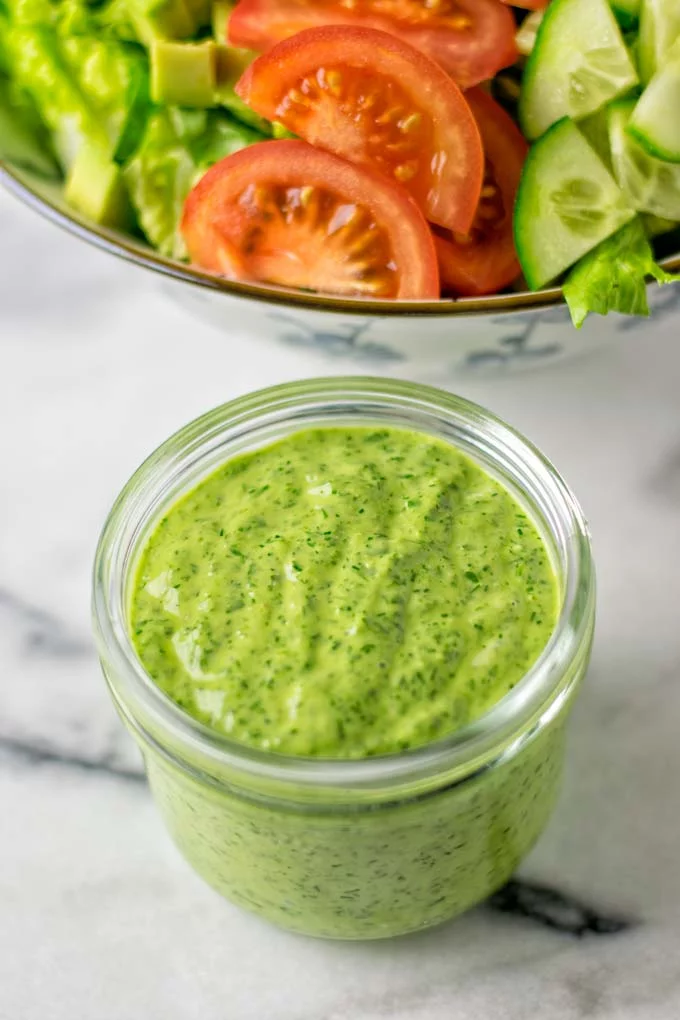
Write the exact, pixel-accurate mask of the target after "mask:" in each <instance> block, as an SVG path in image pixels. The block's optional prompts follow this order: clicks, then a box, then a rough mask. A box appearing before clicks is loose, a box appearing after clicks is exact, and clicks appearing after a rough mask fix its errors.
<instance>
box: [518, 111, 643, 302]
mask: <svg viewBox="0 0 680 1020" xmlns="http://www.w3.org/2000/svg"><path fill="white" fill-rule="evenodd" d="M634 216H635V210H634V209H633V208H632V207H631V206H630V204H629V203H628V202H627V201H626V199H625V197H624V195H623V193H622V192H621V189H620V188H619V187H618V185H617V183H616V181H615V180H614V178H613V177H612V175H611V174H610V173H609V171H608V170H607V168H606V166H605V165H604V163H603V162H602V160H601V159H600V158H599V156H598V155H597V153H596V152H595V151H594V149H593V148H592V147H591V146H590V145H589V143H588V142H587V141H586V139H585V138H584V136H583V135H582V134H581V132H580V131H579V129H578V128H577V127H576V125H575V124H574V123H573V121H570V120H568V119H567V118H565V119H564V120H561V121H559V122H558V123H557V124H555V125H554V126H553V127H552V128H550V129H549V130H548V131H547V132H546V133H545V134H544V135H543V137H542V138H541V139H540V140H539V141H538V142H537V143H536V144H535V145H534V146H533V147H532V149H531V150H530V152H529V156H528V157H527V161H526V163H525V165H524V171H523V173H522V179H521V181H520V185H519V191H518V194H517V202H516V205H515V217H514V223H515V227H514V229H515V246H516V248H517V254H518V256H519V260H520V263H521V266H522V271H523V273H524V276H525V278H526V281H527V283H528V285H529V287H530V288H531V290H539V289H540V288H541V287H544V286H545V285H546V284H548V283H552V282H553V281H554V280H555V279H556V278H557V277H558V276H560V275H561V273H563V272H564V271H565V270H566V269H568V268H569V267H570V266H572V265H573V264H574V263H575V262H578V260H579V259H580V258H582V256H583V255H585V254H586V253H587V252H589V251H591V250H592V249H593V248H595V247H596V246H597V245H598V244H600V243H601V242H602V241H604V240H605V238H607V237H609V236H610V235H611V234H613V233H615V232H616V231H617V230H618V229H619V228H620V227H622V226H624V224H626V223H627V222H628V221H629V220H631V219H632V218H633V217H634Z"/></svg>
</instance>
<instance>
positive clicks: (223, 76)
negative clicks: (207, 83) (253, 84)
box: [215, 45, 271, 135]
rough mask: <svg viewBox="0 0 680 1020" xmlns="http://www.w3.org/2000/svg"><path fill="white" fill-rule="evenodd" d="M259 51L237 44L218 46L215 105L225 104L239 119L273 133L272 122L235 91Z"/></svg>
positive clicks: (266, 132) (259, 129)
mask: <svg viewBox="0 0 680 1020" xmlns="http://www.w3.org/2000/svg"><path fill="white" fill-rule="evenodd" d="M256 57H257V53H253V51H252V50H242V49H239V48H238V47H236V46H225V45H223V46H218V47H217V88H216V89H215V105H216V106H224V107H225V108H226V109H227V110H229V112H230V113H232V114H233V115H234V117H237V118H238V120H240V121H242V122H243V123H244V124H248V125H249V126H250V127H254V128H256V129H257V130H258V131H261V132H262V133H263V134H267V135H269V134H271V124H270V123H269V121H268V120H265V119H264V117H260V115H259V114H258V113H255V111H254V110H251V109H250V107H249V106H246V104H245V103H244V102H243V100H242V99H241V98H240V97H239V96H237V95H236V93H235V92H234V85H235V84H236V82H237V81H238V80H239V78H240V77H241V75H242V74H243V72H244V71H245V69H246V68H247V67H248V66H249V65H250V64H252V62H253V60H255V58H256Z"/></svg>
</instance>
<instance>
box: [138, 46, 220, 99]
mask: <svg viewBox="0 0 680 1020" xmlns="http://www.w3.org/2000/svg"><path fill="white" fill-rule="evenodd" d="M216 50H217V47H216V46H215V43H214V42H213V41H212V39H208V40H206V41H205V42H200V43H179V42H166V41H165V40H163V39H156V40H155V41H154V42H153V43H152V45H151V98H152V99H153V101H154V102H155V103H167V104H169V105H174V106H197V107H207V106H213V105H214V101H215V100H214V93H215V88H216V84H217V77H216Z"/></svg>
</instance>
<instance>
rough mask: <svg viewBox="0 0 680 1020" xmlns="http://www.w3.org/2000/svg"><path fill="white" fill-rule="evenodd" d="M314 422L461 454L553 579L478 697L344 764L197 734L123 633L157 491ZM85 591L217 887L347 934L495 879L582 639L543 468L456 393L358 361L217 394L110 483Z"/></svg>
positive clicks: (183, 829) (565, 698)
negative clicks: (543, 637) (430, 440)
mask: <svg viewBox="0 0 680 1020" xmlns="http://www.w3.org/2000/svg"><path fill="white" fill-rule="evenodd" d="M328 426H383V427H390V426H391V427H396V428H403V429H409V430H411V431H415V432H421V433H423V434H425V435H429V436H433V437H436V438H438V439H439V440H444V441H445V442H448V443H450V444H452V445H453V446H454V447H456V448H457V449H459V450H461V451H462V452H463V453H465V454H467V455H468V456H469V457H470V458H471V459H472V460H473V461H475V462H476V463H477V464H479V465H480V466H481V467H482V468H483V469H484V470H485V471H486V472H487V473H488V474H490V475H491V476H492V477H495V478H496V479H498V480H499V481H501V482H502V483H503V485H504V486H505V487H506V488H507V489H508V490H509V491H510V492H511V493H512V494H513V495H514V497H515V498H516V499H517V501H518V502H519V503H520V504H521V506H522V507H523V508H524V510H525V511H526V512H527V513H528V514H529V516H530V517H531V519H532V520H533V522H534V523H535V525H536V527H537V529H538V531H539V533H540V534H541V536H542V538H543V540H544V542H545V544H546V547H547V549H548V552H549V554H550V557H551V559H552V563H553V566H554V569H555V573H556V577H557V584H558V592H559V615H558V620H557V624H556V627H555V629H554V631H553V633H552V635H551V637H550V639H549V641H548V644H547V645H546V647H545V648H544V650H543V652H542V654H541V655H540V657H539V658H538V660H537V661H536V662H535V664H534V665H533V666H532V667H531V668H530V669H529V671H528V672H527V673H526V674H525V675H524V677H523V678H522V679H521V680H520V682H519V683H518V684H517V685H516V686H515V687H514V688H513V689H512V690H511V691H510V692H509V693H508V694H507V695H505V697H503V698H502V699H501V700H500V701H499V702H498V703H497V704H495V705H494V706H493V707H492V708H491V709H490V710H489V711H487V712H486V713H485V714H484V715H482V716H481V717H480V718H478V719H476V720H475V721H473V722H471V723H468V724H467V725H465V726H464V727H463V728H462V729H459V730H457V731H455V732H454V733H452V734H450V735H448V736H446V737H444V738H443V739H440V740H438V741H436V742H434V743H430V744H427V745H426V746H423V747H419V748H416V749H413V750H409V751H406V752H401V753H395V754H386V755H382V756H376V757H372V758H364V759H358V760H356V759H330V758H302V757H294V756H291V755H283V754H277V753H272V752H269V751H260V750H257V749H255V748H251V747H247V746H244V745H242V744H239V743H237V742H235V741H233V740H230V739H229V738H228V737H226V736H225V735H223V734H220V733H218V732H216V731H214V730H211V729H210V728H208V727H207V726H205V725H203V724H202V723H200V722H198V721H197V720H195V719H194V718H192V717H191V716H190V715H188V714H187V713H185V712H184V711H183V710H182V709H181V708H180V707H179V706H177V705H176V704H175V703H174V702H173V701H172V700H171V699H170V698H169V697H167V695H166V694H164V693H163V692H162V691H161V690H160V688H159V687H157V686H156V684H155V683H154V681H153V680H152V679H151V677H150V676H149V675H148V674H147V673H146V672H145V670H144V668H143V666H142V664H141V662H140V661H139V659H138V657H137V655H136V653H135V650H134V646H133V643H132V639H131V637H130V634H129V611H130V610H129V606H130V593H131V585H132V584H133V582H134V578H135V568H136V565H137V563H138V560H139V555H140V552H141V550H142V549H143V548H144V545H145V542H146V540H147V539H148V537H149V535H150V534H151V532H152V531H153V530H154V527H155V525H156V524H157V523H158V521H159V519H160V518H161V517H162V516H163V514H164V513H165V512H166V511H167V510H168V509H169V507H170V506H171V505H172V504H174V503H175V502H176V501H177V499H178V498H180V497H181V496H182V495H183V494H185V493H187V492H188V491H190V490H191V489H193V488H194V487H195V486H196V485H197V484H198V483H199V482H200V481H201V480H202V479H203V478H205V477H206V476H208V475H210V474H211V472H213V471H214V470H215V469H216V468H217V467H219V465H221V464H223V463H225V462H226V461H228V460H230V459H231V458H232V457H235V456H238V455H240V454H243V453H245V452H248V451H252V450H255V449H258V448H259V447H263V446H267V445H269V444H271V443H272V442H274V441H276V440H278V439H281V438H283V437H285V436H288V435H291V434H293V433H295V432H297V431H300V430H303V429H308V428H313V427H328ZM93 605H94V626H95V632H96V637H97V642H98V648H99V653H100V658H101V662H102V667H103V670H104V674H105V677H106V679H107V682H108V685H109V688H110V691H111V694H112V696H113V699H114V702H115V704H116V707H117V709H118V711H119V713H120V715H121V716H122V718H123V720H124V722H125V724H126V725H127V727H128V728H129V730H130V731H131V733H132V734H133V736H134V738H135V739H136V741H137V743H138V744H139V746H140V748H141V751H142V754H143V756H144V761H145V765H146V771H147V775H148V779H149V783H150V786H151V790H152V793H153V796H154V798H155V800H156V803H157V805H158V807H159V809H160V811H161V814H162V816H163V818H164V820H165V822H166V825H167V827H168V829H169V831H170V833H171V834H172V836H173V838H174V840H175V842H176V843H177V845H178V847H179V848H180V850H181V851H182V853H183V854H184V856H185V857H186V859H187V860H188V861H189V863H190V864H191V865H192V866H193V867H194V868H195V870H196V871H197V872H198V873H199V874H200V875H202V876H203V878H204V879H205V880H206V881H207V882H209V883H210V885H212V886H213V887H214V888H215V889H216V890H217V891H218V892H220V893H222V894H223V895H224V896H226V897H228V898H229V899H230V900H232V901H233V902H235V903H237V904H238V905H240V906H242V907H246V908H248V909H250V910H253V911H255V912H256V913H258V914H261V915H262V916H264V917H266V918H268V919H269V920H270V921H273V922H275V923H276V924H279V925H282V926H283V927H286V928H289V929H293V930H296V931H299V932H303V933H306V934H309V935H317V936H326V937H330V938H347V939H363V938H382V937H387V936H393V935H398V934H402V933H405V932H409V931H414V930H417V929H421V928H426V927H429V926H431V925H435V924H438V923H440V922H442V921H445V920H447V919H448V918H451V917H453V916H455V915H456V914H459V913H461V912H462V911H464V910H466V909H467V908H469V907H471V906H473V905H474V904H475V903H478V902H479V901H481V900H483V899H484V898H485V897H487V896H488V895H489V894H491V893H492V892H493V891H494V890H496V889H497V888H498V887H499V886H501V885H502V884H503V883H504V882H505V881H506V880H507V879H508V878H509V876H510V875H511V874H512V872H513V871H514V870H515V869H516V867H517V866H518V864H519V863H520V861H521V860H522V859H523V857H524V856H525V855H526V854H527V852H528V851H529V849H530V848H531V847H532V845H533V844H534V842H535V841H536V839H537V838H538V836H539V835H540V833H541V831H542V830H543V828H544V826H545V824H546V822H547V820H548V818H549V816H550V813H551V810H552V808H553V805H554V802H555V799H556V795H557V791H558V787H559V778H560V773H561V767H562V761H563V755H564V728H565V722H566V719H567V716H568V714H569V710H570V707H571V702H572V698H573V695H574V693H575V692H576V690H577V688H578V685H579V682H580V680H581V679H582V677H583V674H584V672H585V669H586V666H587V663H588V658H589V654H590V647H591V643H592V635H593V626H594V616H595V582H594V573H593V565H592V559H591V550H590V542H589V537H588V531H587V526H586V524H585V522H584V519H583V516H582V513H581V511H580V508H579V506H578V504H577V503H576V501H575V500H574V498H573V496H572V494H571V493H570V491H569V489H568V488H567V487H566V485H565V484H564V482H563V481H562V480H561V478H560V477H559V475H558V474H557V473H556V471H555V470H554V468H553V467H552V466H551V465H550V464H549V463H548V462H547V461H546V460H545V459H544V458H543V457H542V456H541V454H540V453H539V452H538V451H537V450H536V449H535V448H534V447H532V446H531V445H530V444H529V443H528V442H527V441H526V440H525V439H524V438H522V437H521V436H520V435H518V434H517V433H516V432H515V431H513V430H512V429H511V428H509V427H508V426H507V425H505V424H504V423H503V422H501V421H499V420H498V419H497V418H495V417H494V416H492V415H491V414H489V413H488V412H486V411H485V410H483V409H482V408H480V407H478V406H476V405H474V404H471V403H468V402H467V401H464V400H462V399H460V398H458V397H455V396H451V395H450V394H447V393H444V392H441V391H438V390H435V389H431V388H429V387H424V386H416V385H411V384H407V383H397V382H391V381H387V380H383V379H371V378H365V377H364V378H345V379H342V378H340V379H325V380H312V381H309V382H303V383H294V384H287V385H285V386H280V387H277V388H274V389H270V390H266V391H262V392H259V393H255V394H253V395H251V396H248V397H245V398H243V399H240V400H237V401H234V402H232V403H229V404H226V405H224V406H223V407H220V408H217V409H216V410H214V411H212V412H210V413H209V414H207V415H205V416H204V417H202V418H200V419H198V420H197V421H194V422H192V423H191V424H189V425H188V426H186V427H185V428H184V429H182V430H181V431H180V432H178V433H177V434H176V435H174V436H173V437H171V438H170V439H169V440H168V441H167V442H165V443H164V444H163V445H162V446H161V447H160V448H159V449H158V450H157V451H156V452H155V453H154V454H153V455H152V456H151V457H150V458H149V459H148V460H147V461H146V462H145V463H144V464H143V465H142V466H141V467H140V468H139V469H138V471H137V472H136V473H135V475H134V476H133V477H132V479H131V480H130V481H129V482H128V484H127V485H126V487H125V488H124V490H123V491H122V493H121V494H120V496H119V498H118V500H117V502H116V504H115V505H114V507H113V510H112V511H111V514H110V516H109V518H108V520H107V522H106V525H105V527H104V531H103V533H102V537H101V539H100V543H99V548H98V551H97V556H96V562H95V575H94V602H93Z"/></svg>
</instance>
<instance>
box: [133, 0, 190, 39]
mask: <svg viewBox="0 0 680 1020" xmlns="http://www.w3.org/2000/svg"><path fill="white" fill-rule="evenodd" d="M128 9H129V13H130V19H131V21H132V22H133V23H134V25H135V28H136V29H137V32H138V33H139V37H140V39H141V40H142V41H143V42H144V43H145V44H146V45H147V46H150V45H151V44H152V42H153V41H154V40H155V39H190V38H191V36H192V35H194V34H195V33H196V27H197V26H196V22H195V21H194V18H193V15H192V13H191V10H190V8H189V7H188V5H187V0H129V3H128Z"/></svg>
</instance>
